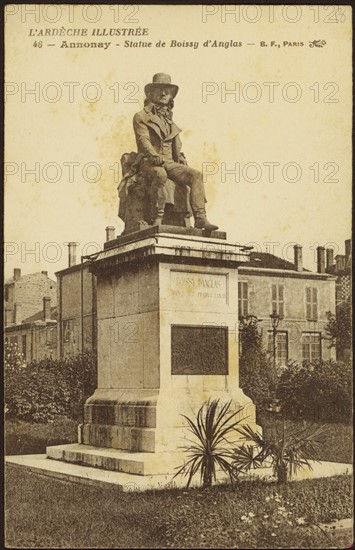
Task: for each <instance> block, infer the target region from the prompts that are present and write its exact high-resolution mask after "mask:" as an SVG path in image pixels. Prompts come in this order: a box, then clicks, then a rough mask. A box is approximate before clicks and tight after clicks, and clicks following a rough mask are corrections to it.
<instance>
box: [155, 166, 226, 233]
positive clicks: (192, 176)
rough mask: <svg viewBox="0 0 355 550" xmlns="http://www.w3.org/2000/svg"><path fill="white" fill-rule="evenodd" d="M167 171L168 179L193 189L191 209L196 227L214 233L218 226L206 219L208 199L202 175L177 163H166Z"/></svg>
mask: <svg viewBox="0 0 355 550" xmlns="http://www.w3.org/2000/svg"><path fill="white" fill-rule="evenodd" d="M165 169H166V172H167V174H168V178H169V179H171V180H173V181H174V182H175V183H176V184H178V185H182V184H183V185H188V186H189V187H190V189H191V195H190V200H191V208H192V212H193V215H194V218H195V227H196V228H198V229H207V230H210V231H213V230H215V229H218V226H217V225H214V224H212V223H210V222H209V221H208V219H207V217H206V207H205V203H206V197H205V188H204V185H203V179H202V173H201V172H199V171H198V170H194V168H190V167H189V166H186V165H184V164H178V163H177V162H166V163H165Z"/></svg>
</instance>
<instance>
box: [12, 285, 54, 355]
mask: <svg viewBox="0 0 355 550" xmlns="http://www.w3.org/2000/svg"><path fill="white" fill-rule="evenodd" d="M56 317H57V307H56V306H54V307H51V298H50V297H49V296H48V297H46V296H45V297H44V298H43V308H42V310H40V311H38V312H37V313H35V314H34V315H31V316H30V317H27V318H26V319H23V321H22V322H21V323H19V324H14V323H13V324H11V325H9V326H7V327H5V330H4V333H5V334H4V336H5V342H9V343H11V344H16V346H17V349H18V350H19V352H20V353H22V355H23V358H24V362H25V363H31V362H32V361H40V360H41V359H45V358H46V357H50V358H51V359H57V356H58V354H57V348H58V343H57V341H58V327H57V320H56Z"/></svg>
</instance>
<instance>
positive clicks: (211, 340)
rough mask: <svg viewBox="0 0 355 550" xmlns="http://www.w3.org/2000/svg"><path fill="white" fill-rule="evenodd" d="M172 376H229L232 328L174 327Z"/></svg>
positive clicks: (172, 336)
mask: <svg viewBox="0 0 355 550" xmlns="http://www.w3.org/2000/svg"><path fill="white" fill-rule="evenodd" d="M171 372H172V374H192V375H193V374H200V375H201V374H228V328H227V327H211V326H191V325H172V327H171Z"/></svg>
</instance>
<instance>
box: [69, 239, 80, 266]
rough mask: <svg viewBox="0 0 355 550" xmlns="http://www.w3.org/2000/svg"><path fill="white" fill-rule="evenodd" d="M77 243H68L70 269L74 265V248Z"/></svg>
mask: <svg viewBox="0 0 355 550" xmlns="http://www.w3.org/2000/svg"><path fill="white" fill-rule="evenodd" d="M77 244H78V243H75V242H70V243H68V266H69V267H72V266H73V265H76V247H77Z"/></svg>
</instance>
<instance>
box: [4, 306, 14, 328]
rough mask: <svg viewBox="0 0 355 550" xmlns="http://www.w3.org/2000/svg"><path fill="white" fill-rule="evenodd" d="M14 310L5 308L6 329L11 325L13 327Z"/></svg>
mask: <svg viewBox="0 0 355 550" xmlns="http://www.w3.org/2000/svg"><path fill="white" fill-rule="evenodd" d="M12 319H13V317H12V308H11V307H6V308H5V327H8V326H10V325H12Z"/></svg>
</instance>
